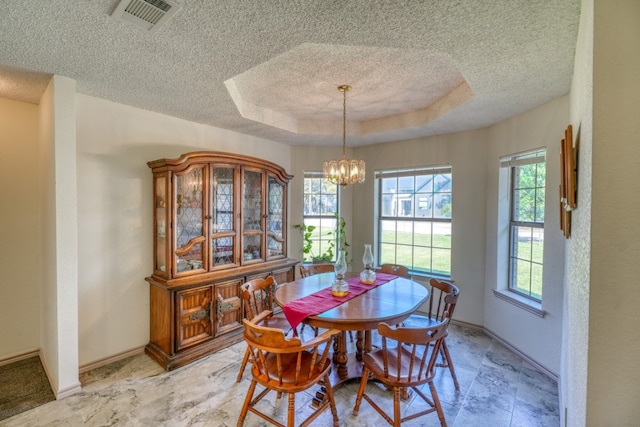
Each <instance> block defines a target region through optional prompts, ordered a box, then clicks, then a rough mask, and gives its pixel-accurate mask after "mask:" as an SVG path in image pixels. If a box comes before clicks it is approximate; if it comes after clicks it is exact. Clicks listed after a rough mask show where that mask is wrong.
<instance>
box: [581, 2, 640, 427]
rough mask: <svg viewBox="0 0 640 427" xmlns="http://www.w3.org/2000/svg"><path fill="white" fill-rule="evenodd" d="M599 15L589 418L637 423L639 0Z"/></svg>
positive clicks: (598, 7) (610, 5) (611, 5)
mask: <svg viewBox="0 0 640 427" xmlns="http://www.w3.org/2000/svg"><path fill="white" fill-rule="evenodd" d="M593 16H594V20H593V22H594V31H593V141H592V181H591V182H592V185H591V188H592V193H591V195H592V197H591V278H590V282H589V284H590V289H589V301H588V302H589V350H588V358H589V359H588V371H587V387H588V388H587V425H594V426H596V425H597V426H600V425H607V424H608V425H612V424H614V425H618V426H623V425H628V426H631V425H638V419H640V405H638V402H640V387H639V386H638V384H639V383H640V358H639V357H638V354H639V353H640V334H639V333H638V325H639V324H640V309H639V307H640V292H639V291H638V261H639V260H640V225H639V224H638V212H639V211H640V167H639V166H640V161H639V159H640V144H639V143H638V135H640V121H639V120H638V111H640V73H639V72H638V70H640V50H639V49H638V48H637V47H638V46H639V45H640V26H639V25H638V19H639V17H640V2H637V1H614V2H604V1H595V2H594V12H593ZM612 353H614V354H612ZM612 356H613V360H614V365H615V369H612V364H611V361H612ZM605 384H606V386H603V385H605Z"/></svg>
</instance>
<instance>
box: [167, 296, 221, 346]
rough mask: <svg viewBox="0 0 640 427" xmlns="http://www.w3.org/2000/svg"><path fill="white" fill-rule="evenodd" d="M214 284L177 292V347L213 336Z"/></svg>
mask: <svg viewBox="0 0 640 427" xmlns="http://www.w3.org/2000/svg"><path fill="white" fill-rule="evenodd" d="M212 308H213V286H211V285H207V286H203V287H200V288H196V289H189V290H186V291H180V292H177V293H176V311H177V313H176V321H177V327H176V349H177V350H180V349H183V348H185V347H188V346H190V345H193V344H197V343H199V342H202V341H204V340H207V339H209V338H212V337H213V320H212Z"/></svg>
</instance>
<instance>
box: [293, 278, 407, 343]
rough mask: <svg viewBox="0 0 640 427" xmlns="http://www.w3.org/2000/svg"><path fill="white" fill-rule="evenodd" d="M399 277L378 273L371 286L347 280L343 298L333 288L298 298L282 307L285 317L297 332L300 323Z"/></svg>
mask: <svg viewBox="0 0 640 427" xmlns="http://www.w3.org/2000/svg"><path fill="white" fill-rule="evenodd" d="M396 277H398V276H394V275H393V274H386V273H376V280H375V282H373V284H371V285H365V284H364V283H360V277H353V278H351V279H349V280H347V283H349V293H348V294H347V295H346V296H343V297H334V296H333V294H332V293H331V286H329V287H326V288H324V289H322V290H321V291H318V292H316V293H313V294H311V295H307V296H306V297H302V298H298V299H297V300H294V301H291V302H289V303H287V304H285V305H284V306H283V307H282V311H283V312H284V315H285V317H286V318H287V320H288V321H289V323H290V324H291V327H292V328H293V330H294V331H295V330H296V328H297V327H298V325H299V324H300V322H302V321H303V320H304V319H306V318H307V317H309V316H315V315H316V314H320V313H322V312H324V311H327V310H329V309H332V308H334V307H337V306H339V305H340V304H342V303H343V302H346V301H349V300H350V299H352V298H355V297H357V296H358V295H361V294H363V293H365V292H367V291H368V290H370V289H373V288H375V287H378V286H380V285H382V284H383V283H387V282H388V281H390V280H393V279H395V278H396Z"/></svg>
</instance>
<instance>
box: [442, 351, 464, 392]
mask: <svg viewBox="0 0 640 427" xmlns="http://www.w3.org/2000/svg"><path fill="white" fill-rule="evenodd" d="M440 350H441V351H442V352H444V357H445V359H446V360H447V366H448V368H449V372H450V373H451V378H453V384H454V385H455V386H456V390H460V384H458V378H457V377H456V370H455V369H454V367H453V361H452V360H451V354H450V353H449V348H448V347H447V340H442V346H441V347H440Z"/></svg>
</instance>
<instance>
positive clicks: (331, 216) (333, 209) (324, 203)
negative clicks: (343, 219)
mask: <svg viewBox="0 0 640 427" xmlns="http://www.w3.org/2000/svg"><path fill="white" fill-rule="evenodd" d="M303 203H304V207H303V223H304V225H305V226H307V227H310V226H313V227H315V228H314V230H313V231H312V233H311V240H312V246H311V253H310V254H309V256H311V257H320V256H322V255H325V256H330V257H331V261H333V260H335V255H336V254H335V253H333V252H334V247H335V229H336V223H337V216H336V214H337V212H338V186H337V185H336V184H332V183H331V182H330V181H329V180H327V179H324V178H322V173H321V172H305V174H304V197H303Z"/></svg>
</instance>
